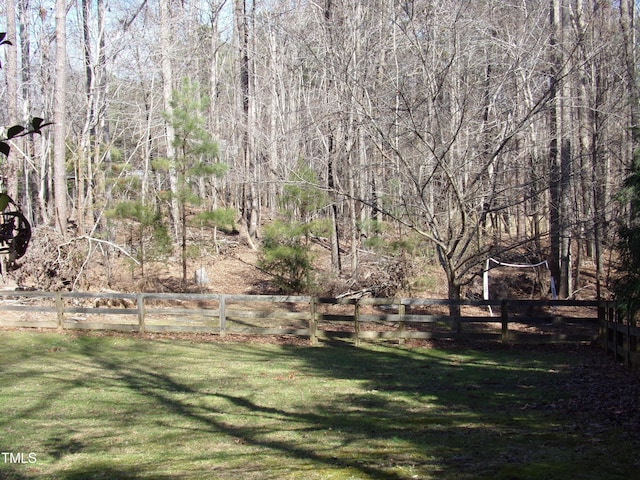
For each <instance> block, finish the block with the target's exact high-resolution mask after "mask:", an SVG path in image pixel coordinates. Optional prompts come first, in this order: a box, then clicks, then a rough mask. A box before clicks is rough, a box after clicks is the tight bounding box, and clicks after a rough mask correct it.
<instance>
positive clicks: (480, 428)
mask: <svg viewBox="0 0 640 480" xmlns="http://www.w3.org/2000/svg"><path fill="white" fill-rule="evenodd" d="M153 345H154V348H152V349H151V350H150V354H149V356H146V354H142V355H138V356H137V357H136V359H135V361H132V359H131V357H129V356H126V355H123V357H122V358H120V357H119V356H118V354H117V352H114V349H113V348H111V347H108V346H107V347H104V346H103V344H101V343H100V342H99V341H95V340H90V339H83V338H79V339H77V342H76V347H75V348H76V349H77V354H79V355H82V358H83V359H84V360H85V361H86V362H87V363H90V364H92V365H94V366H95V367H97V368H99V369H100V371H103V372H104V377H105V379H104V381H103V383H102V384H101V385H100V383H98V384H96V383H91V382H95V380H91V379H86V380H85V379H82V380H80V383H82V382H86V383H87V385H90V386H91V387H95V386H98V387H101V388H104V389H110V388H113V387H116V388H120V389H122V388H126V389H127V390H128V391H132V392H135V394H136V395H139V396H141V397H140V398H144V399H145V408H149V405H151V408H154V409H157V410H158V411H159V412H163V415H159V416H158V417H157V418H155V417H154V418H152V419H151V421H152V422H159V421H162V422H163V427H164V428H166V434H167V436H168V437H170V436H176V437H179V436H181V435H184V436H189V435H190V434H194V435H204V436H215V435H223V436H224V438H225V439H226V440H227V441H229V440H230V441H231V443H232V442H234V441H237V443H238V445H239V451H238V452H234V451H231V452H228V453H227V455H236V457H237V458H236V459H235V462H236V463H235V465H236V467H232V468H235V470H233V471H227V472H225V471H223V470H217V472H220V473H221V474H220V475H218V476H217V477H216V476H214V477H209V478H225V477H226V478H231V477H233V478H239V477H240V476H241V475H242V474H243V473H245V474H253V475H254V477H252V478H278V476H279V475H280V474H281V473H283V474H284V475H288V476H289V477H290V476H291V475H292V470H291V468H295V466H296V465H304V466H308V465H312V466H313V467H312V468H313V469H316V468H317V469H319V470H320V471H323V469H324V471H331V472H333V473H335V472H336V471H338V472H340V474H342V475H347V476H348V477H349V478H378V479H383V480H384V479H389V480H394V479H402V478H429V477H432V476H433V477H434V478H562V475H563V474H564V473H566V472H565V470H564V469H565V468H568V469H569V470H568V471H570V470H571V468H572V466H571V465H572V464H573V463H575V462H580V461H582V460H583V455H584V454H585V453H590V450H593V449H594V448H597V447H598V445H594V447H593V448H590V447H589V446H587V447H585V449H583V450H580V451H577V450H573V448H574V447H575V444H576V442H575V441H574V440H571V439H570V438H569V439H566V438H565V437H564V436H562V437H560V435H559V434H558V433H557V419H554V418H551V417H549V416H548V415H547V414H546V412H545V409H544V406H545V403H544V402H546V401H547V399H546V397H545V395H544V392H542V391H541V390H543V389H544V388H545V387H549V386H552V385H553V383H554V382H559V381H562V378H563V377H562V375H563V373H562V370H561V369H553V371H551V372H550V368H549V366H550V365H553V361H549V360H548V359H544V358H543V356H542V355H538V356H535V355H527V353H526V352H525V353H523V354H522V355H520V354H518V352H502V354H500V355H496V354H495V353H484V352H479V351H458V352H456V351H452V352H446V353H443V352H442V351H439V350H426V349H415V350H409V349H403V348H388V347H375V346H373V347H372V346H364V347H363V348H353V347H351V346H332V347H324V348H309V347H295V346H284V347H278V348H272V347H269V348H264V347H262V346H259V345H257V346H250V345H233V344H224V345H223V344H213V345H212V344H190V345H187V346H185V345H184V344H181V345H182V348H183V351H187V350H184V349H189V350H188V352H189V354H190V358H191V359H196V361H197V359H198V358H210V356H211V355H215V354H216V352H220V353H221V354H222V353H224V355H222V356H223V357H224V358H225V359H227V361H229V359H234V358H238V362H246V363H251V364H252V365H255V366H256V370H257V366H258V365H260V364H262V363H263V362H275V364H276V365H279V363H278V362H284V363H282V365H285V366H286V368H292V367H291V366H292V365H293V366H295V367H294V368H295V369H296V370H297V371H298V372H297V373H296V374H295V375H291V378H288V377H287V376H286V375H278V377H282V378H277V379H272V380H271V382H272V383H273V382H285V383H286V385H285V383H282V386H283V388H290V387H291V386H292V385H293V386H295V382H296V381H297V380H296V375H300V376H304V377H305V378H306V379H311V380H312V381H317V382H323V381H325V380H326V379H333V380H338V381H337V382H327V385H328V386H327V387H326V388H320V389H314V390H313V391H314V392H315V394H318V397H317V398H309V396H305V395H302V394H301V395H300V397H299V398H298V399H297V400H296V401H295V402H287V403H286V404H283V405H279V404H278V403H277V402H274V401H273V399H271V398H268V396H267V394H265V393H264V392H259V391H258V392H251V393H247V391H246V388H245V389H236V388H234V384H233V383H231V384H228V385H227V384H225V383H224V379H221V378H219V377H215V376H212V378H203V379H200V378H196V379H195V380H194V379H193V377H191V378H190V379H188V380H185V379H183V378H182V377H181V375H180V372H179V371H175V370H173V369H172V367H167V368H165V367H164V365H163V364H162V363H161V360H162V353H161V352H162V345H161V344H159V343H155V342H154V344H153ZM138 347H139V345H138V344H137V343H136V344H135V345H134V344H131V345H130V346H129V347H127V348H138ZM247 352H249V353H247ZM174 353H175V352H174ZM236 353H237V355H235V354H236ZM241 353H244V356H241V355H240V354H241ZM191 354H192V355H191ZM201 356H202V357H201ZM205 356H209V357H205ZM565 360H566V357H565ZM203 375H206V373H204V374H203ZM256 375H257V374H256ZM270 378H271V377H270ZM341 380H345V382H341ZM237 382H239V383H241V382H243V379H242V378H238V379H237ZM343 383H344V384H346V385H347V387H346V388H345V387H344V385H343ZM268 386H270V387H272V388H277V386H278V385H277V384H276V385H275V387H273V385H268ZM269 391H273V390H269ZM135 409H136V407H135V406H134V405H131V406H127V405H125V406H122V407H121V408H120V409H119V410H117V411H118V414H119V415H120V416H121V418H114V419H113V424H114V425H115V427H116V428H117V427H118V425H122V426H126V424H127V423H130V422H135V421H136V420H135V416H134V415H135V412H136V410H135ZM230 412H231V413H230ZM107 420H108V419H107ZM243 420H246V421H243ZM138 428H144V424H141V426H139V427H138ZM287 430H288V431H290V432H291V436H287V435H283V434H282V432H283V431H287ZM323 435H324V436H326V437H327V438H329V439H330V442H322V441H319V439H320V440H321V439H322V436H323ZM67 437H68V436H65V435H63V434H61V433H60V432H58V433H56V434H55V435H54V436H52V437H51V438H50V442H49V445H48V448H50V452H59V457H62V456H64V455H65V454H67V453H76V452H81V451H83V449H85V447H86V446H85V445H83V444H81V443H77V442H76V443H73V442H74V440H73V439H69V438H67ZM560 438H561V440H562V442H565V441H566V443H567V446H565V445H561V444H559V443H558V442H559V441H560ZM153 441H154V442H155V443H159V444H161V443H162V442H161V441H156V440H155V439H154V440H153ZM69 442H72V443H69ZM89 442H91V440H89ZM544 442H547V443H550V448H551V449H553V448H556V449H559V450H560V454H559V456H558V455H556V456H555V457H549V455H548V452H549V449H546V450H544V451H543V452H541V451H540V446H541V445H542V444H543V443H544ZM171 445H172V444H169V446H170V447H171ZM89 447H92V446H91V445H89ZM92 448H95V446H93V447H92ZM229 450H233V449H232V448H229ZM263 451H268V452H275V454H276V455H275V457H276V458H278V456H279V457H281V458H282V462H281V464H280V465H273V464H269V465H268V467H267V466H265V470H264V471H263V472H258V471H251V470H250V469H251V468H253V469H257V468H260V467H261V466H262V464H261V455H262V452H263ZM194 455H197V456H198V458H197V459H196V460H197V461H200V462H202V463H206V462H209V463H211V462H215V461H216V460H215V458H216V457H215V456H214V455H213V454H209V453H208V452H206V451H202V452H195V453H194ZM269 455H271V454H270V453H269ZM54 456H55V455H54ZM242 456H247V463H251V466H247V467H246V471H242V466H240V467H237V465H239V464H240V463H241V462H242V461H243V459H242V458H240V457H242ZM272 457H273V456H272ZM271 460H272V458H271ZM116 461H117V460H116V459H115V457H114V460H113V462H111V461H102V462H96V461H93V462H91V463H88V464H83V463H82V461H81V460H80V459H76V461H74V462H73V463H72V464H71V469H69V470H60V471H59V472H57V473H59V475H57V476H56V477H55V478H63V479H69V480H71V479H76V478H86V479H91V478H124V479H127V478H163V476H162V475H163V474H162V473H161V475H160V476H158V475H154V474H153V473H152V472H154V471H157V470H160V472H162V467H160V469H158V468H156V467H158V466H157V465H156V466H154V465H133V464H129V465H118V464H116ZM288 461H290V463H291V464H292V465H293V466H294V467H290V466H289V462H288ZM174 468H177V469H179V468H180V466H179V465H176V466H174ZM189 468H191V469H193V468H196V469H197V468H198V467H193V466H192V467H189ZM220 468H223V469H224V465H223V466H222V467H220ZM267 468H271V469H272V471H269V470H268V469H267ZM278 468H281V469H282V471H280V472H278V471H273V469H278ZM313 469H312V470H310V472H313V471H314V470H313ZM534 469H535V474H532V473H531V472H533V471H534ZM199 473H202V472H199ZM105 474H106V476H105ZM189 474H190V473H189V472H184V474H183V475H180V477H181V478H189V477H188V475H189ZM194 475H195V473H194ZM258 475H261V476H258ZM247 476H248V475H247ZM25 478H26V477H25ZM164 478H170V477H169V476H165V477H164ZM191 478H203V477H202V475H199V476H198V477H191ZM300 478H302V477H300ZM338 478H340V477H338ZM609 478H616V477H615V476H609ZM620 478H623V477H620ZM17 479H18V480H20V477H17Z"/></svg>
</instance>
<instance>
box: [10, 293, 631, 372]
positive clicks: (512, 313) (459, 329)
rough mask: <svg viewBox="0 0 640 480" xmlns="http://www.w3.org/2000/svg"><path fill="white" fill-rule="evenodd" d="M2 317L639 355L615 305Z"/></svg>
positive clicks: (208, 309)
mask: <svg viewBox="0 0 640 480" xmlns="http://www.w3.org/2000/svg"><path fill="white" fill-rule="evenodd" d="M451 306H456V307H458V308H459V310H460V312H461V314H460V316H451V315H450V314H449V308H450V307H451ZM0 311H3V312H6V313H4V314H3V315H2V316H1V317H0V326H3V327H32V328H58V329H70V330H73V329H84V330H116V331H125V332H196V333H210V334H218V335H221V336H224V335H227V334H252V335H295V336H300V337H307V338H309V340H310V343H311V344H316V343H318V341H320V340H330V339H336V338H348V339H353V340H354V342H355V343H356V344H358V343H359V342H360V341H361V340H376V339H394V340H397V341H399V342H403V341H404V340H405V339H438V338H467V339H473V340H480V339H488V340H499V341H503V342H537V343H541V342H542V343H547V342H581V341H582V342H584V341H594V340H598V339H599V340H600V341H601V342H602V344H603V345H604V347H605V348H607V349H608V350H610V349H611V348H613V349H615V351H614V354H615V355H617V356H619V355H620V352H623V356H624V359H625V360H626V361H629V362H631V361H632V360H633V359H634V358H635V348H636V347H637V327H635V325H627V324H624V323H621V321H622V319H621V317H619V316H616V315H615V312H616V311H617V310H616V306H615V305H614V304H613V303H611V302H598V301H578V300H566V301H563V300H442V299H423V298H360V299H353V298H323V297H311V296H304V295H223V294H192V293H117V292H41V291H0ZM491 313H493V315H491ZM612 325H614V326H612ZM612 331H614V332H617V333H611V332H612ZM620 335H623V336H622V337H620ZM625 335H626V336H625ZM633 335H635V336H633ZM621 338H622V340H621ZM625 339H626V340H625ZM624 349H626V350H624ZM624 352H627V353H624Z"/></svg>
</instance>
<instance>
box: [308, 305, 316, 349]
mask: <svg viewBox="0 0 640 480" xmlns="http://www.w3.org/2000/svg"><path fill="white" fill-rule="evenodd" d="M309 310H310V313H309V315H310V317H309V343H310V344H311V345H317V344H318V317H317V316H316V312H317V311H318V304H317V300H316V297H311V303H310V304H309Z"/></svg>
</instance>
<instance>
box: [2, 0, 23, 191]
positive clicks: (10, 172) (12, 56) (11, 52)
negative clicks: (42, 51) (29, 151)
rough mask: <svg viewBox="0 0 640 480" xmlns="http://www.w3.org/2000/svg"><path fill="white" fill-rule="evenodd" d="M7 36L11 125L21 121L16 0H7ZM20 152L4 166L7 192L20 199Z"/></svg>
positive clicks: (8, 110) (8, 99) (13, 150)
mask: <svg viewBox="0 0 640 480" xmlns="http://www.w3.org/2000/svg"><path fill="white" fill-rule="evenodd" d="M6 8H7V37H8V40H9V41H10V42H11V43H12V45H8V48H6V49H5V52H6V55H7V64H6V69H7V70H6V72H7V73H6V78H7V114H8V117H9V125H15V124H17V123H21V122H20V121H19V120H21V119H18V53H17V48H18V46H17V43H18V42H17V41H16V5H15V1H14V0H7V7H6ZM18 163H19V162H18V152H17V151H16V149H15V148H12V149H11V150H10V151H9V157H8V158H7V159H6V164H5V165H4V166H3V167H4V168H3V170H4V176H5V179H6V180H5V181H6V184H5V185H3V187H4V188H5V189H6V192H7V194H8V195H9V196H10V197H11V198H13V199H16V200H17V199H18Z"/></svg>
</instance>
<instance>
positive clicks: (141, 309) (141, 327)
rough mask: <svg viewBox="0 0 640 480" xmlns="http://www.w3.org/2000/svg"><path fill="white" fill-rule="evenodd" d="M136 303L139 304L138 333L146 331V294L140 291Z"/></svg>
mask: <svg viewBox="0 0 640 480" xmlns="http://www.w3.org/2000/svg"><path fill="white" fill-rule="evenodd" d="M136 305H137V306H138V333H144V329H145V324H144V294H142V293H139V294H138V295H137V296H136Z"/></svg>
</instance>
